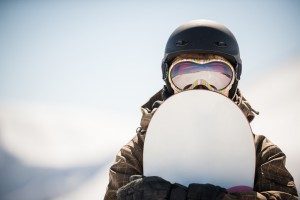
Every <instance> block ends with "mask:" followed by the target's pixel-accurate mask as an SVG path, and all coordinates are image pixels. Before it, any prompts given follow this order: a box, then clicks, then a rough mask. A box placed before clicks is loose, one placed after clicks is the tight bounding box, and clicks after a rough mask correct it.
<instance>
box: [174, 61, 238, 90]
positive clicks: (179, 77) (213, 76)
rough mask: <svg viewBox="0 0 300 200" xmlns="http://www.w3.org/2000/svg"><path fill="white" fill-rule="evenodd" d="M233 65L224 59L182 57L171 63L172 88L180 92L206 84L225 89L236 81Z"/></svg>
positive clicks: (215, 88)
mask: <svg viewBox="0 0 300 200" xmlns="http://www.w3.org/2000/svg"><path fill="white" fill-rule="evenodd" d="M234 76H235V74H234V69H233V67H232V65H231V64H230V63H229V62H228V61H226V60H223V59H212V60H203V59H181V60H178V61H176V60H175V62H173V64H172V65H171V67H170V69H169V73H168V78H169V82H170V83H171V86H172V88H173V89H174V90H175V91H177V92H179V91H183V90H185V89H189V88H191V86H195V85H197V84H198V85H201V84H202V85H203V83H205V84H204V85H206V86H209V87H211V88H213V90H215V91H223V90H225V89H226V88H228V86H231V85H232V83H233V81H234V78H235V77H234Z"/></svg>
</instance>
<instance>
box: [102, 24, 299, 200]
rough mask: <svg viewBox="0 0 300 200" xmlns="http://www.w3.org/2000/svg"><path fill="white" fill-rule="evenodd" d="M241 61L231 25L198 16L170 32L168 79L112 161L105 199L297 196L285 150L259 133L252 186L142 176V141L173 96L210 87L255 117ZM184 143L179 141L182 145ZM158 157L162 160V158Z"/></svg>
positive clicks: (164, 71) (165, 70)
mask: <svg viewBox="0 0 300 200" xmlns="http://www.w3.org/2000/svg"><path fill="white" fill-rule="evenodd" d="M241 73H242V61H241V58H240V54H239V47H238V43H237V41H236V39H235V37H234V35H233V34H232V33H231V31H230V30H229V29H228V28H227V27H225V26H224V25H222V24H219V23H217V22H213V21H209V20H193V21H190V22H187V23H185V24H183V25H181V26H179V27H178V28H177V29H176V30H175V31H174V32H173V33H172V34H171V36H170V38H169V40H168V42H167V45H166V48H165V56H164V58H163V60H162V74H163V80H164V81H165V83H166V84H165V85H164V87H163V89H161V90H160V91H158V92H157V93H156V94H155V95H154V96H153V97H151V98H150V100H149V101H148V102H147V103H145V104H144V105H143V106H142V107H141V110H142V119H141V123H140V127H139V128H138V129H137V130H136V132H137V135H136V136H135V137H134V138H133V139H132V140H131V141H130V142H129V143H128V144H126V145H125V146H124V147H123V148H121V150H120V151H119V153H118V154H117V156H116V160H115V163H114V164H113V165H112V166H111V167H110V171H109V184H108V186H107V190H106V194H105V197H104V199H105V200H112V199H297V190H296V187H295V184H294V180H293V177H292V175H291V174H290V173H289V172H288V170H287V169H286V168H285V160H286V156H285V154H284V153H283V152H282V151H281V150H280V148H279V147H278V146H276V145H274V144H273V143H272V142H271V141H270V140H268V139H267V138H266V137H265V136H263V135H255V134H253V135H254V143H255V148H256V169H255V180H254V187H253V190H245V189H242V188H236V189H233V190H228V191H227V190H226V189H224V188H222V187H219V186H215V185H212V184H209V183H207V184H199V183H191V184H190V185H189V186H188V187H185V186H183V185H180V184H178V183H170V182H169V181H168V180H164V179H162V178H160V177H156V176H153V177H145V176H143V145H144V140H145V136H146V132H147V127H148V125H149V122H150V120H151V118H152V116H153V114H154V113H155V111H156V109H157V108H158V107H159V106H160V105H161V104H162V103H163V102H164V101H165V100H166V99H167V98H169V97H170V96H172V95H174V94H176V93H179V92H181V91H184V90H189V89H207V90H212V91H216V92H218V93H221V94H223V95H225V96H226V97H228V98H230V99H231V100H232V101H233V102H235V103H236V104H237V105H238V106H239V107H240V108H241V110H242V111H243V113H244V114H245V116H246V117H247V119H248V121H249V122H251V121H252V120H253V118H254V117H255V115H256V114H258V112H256V111H255V110H254V109H253V108H252V107H251V106H250V104H249V102H248V101H247V100H246V99H245V98H244V97H243V95H242V94H241V91H240V90H239V89H238V82H239V80H240V76H241ZM178 148H180V147H178ZM157 162H160V161H159V159H158V161H157Z"/></svg>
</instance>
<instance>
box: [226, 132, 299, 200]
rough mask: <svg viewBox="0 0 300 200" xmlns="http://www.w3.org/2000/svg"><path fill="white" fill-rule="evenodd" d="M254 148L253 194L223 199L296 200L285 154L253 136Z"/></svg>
mask: <svg viewBox="0 0 300 200" xmlns="http://www.w3.org/2000/svg"><path fill="white" fill-rule="evenodd" d="M254 141H255V146H256V172H255V181H254V192H249V193H233V194H228V195H226V196H225V198H224V199H234V198H237V199H245V200H246V199H259V200H265V199H272V200H275V199H277V200H287V199H290V200H292V199H295V200H296V199H297V189H296V186H295V183H294V179H293V177H292V175H291V174H290V173H289V172H288V170H287V169H286V168H285V161H286V156H285V154H284V153H283V152H282V151H281V150H280V149H279V148H278V147H277V146H276V145H274V144H273V143H272V142H270V141H269V140H268V139H267V138H265V137H264V136H261V135H258V136H257V135H254Z"/></svg>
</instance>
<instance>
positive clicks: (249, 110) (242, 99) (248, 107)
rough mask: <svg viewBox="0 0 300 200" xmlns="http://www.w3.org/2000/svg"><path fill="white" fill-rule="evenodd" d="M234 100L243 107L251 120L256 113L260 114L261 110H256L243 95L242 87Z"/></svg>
mask: <svg viewBox="0 0 300 200" xmlns="http://www.w3.org/2000/svg"><path fill="white" fill-rule="evenodd" d="M233 102H234V103H235V104H236V105H238V106H239V107H240V108H241V109H242V111H243V113H244V114H245V116H246V117H247V119H248V121H249V122H251V121H252V120H253V119H254V117H255V115H259V112H258V111H256V110H254V109H253V108H252V107H251V105H250V104H249V103H248V101H247V100H246V99H245V97H243V95H242V93H241V91H240V89H237V91H236V93H235V95H234V97H233Z"/></svg>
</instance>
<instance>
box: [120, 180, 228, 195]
mask: <svg viewBox="0 0 300 200" xmlns="http://www.w3.org/2000/svg"><path fill="white" fill-rule="evenodd" d="M130 180H131V181H130V183H128V184H127V185H125V186H123V187H121V188H120V189H119V190H118V192H117V196H118V199H119V200H124V199H126V200H135V199H145V200H150V199H170V200H186V199H189V200H198V199H222V198H223V196H224V195H225V194H226V193H227V191H226V189H224V188H221V187H218V186H214V185H211V184H190V185H189V187H188V188H187V187H185V186H183V185H180V184H177V183H174V184H171V183H170V182H169V181H166V180H164V179H162V178H160V177H157V176H149V177H142V176H132V177H131V178H130Z"/></svg>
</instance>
